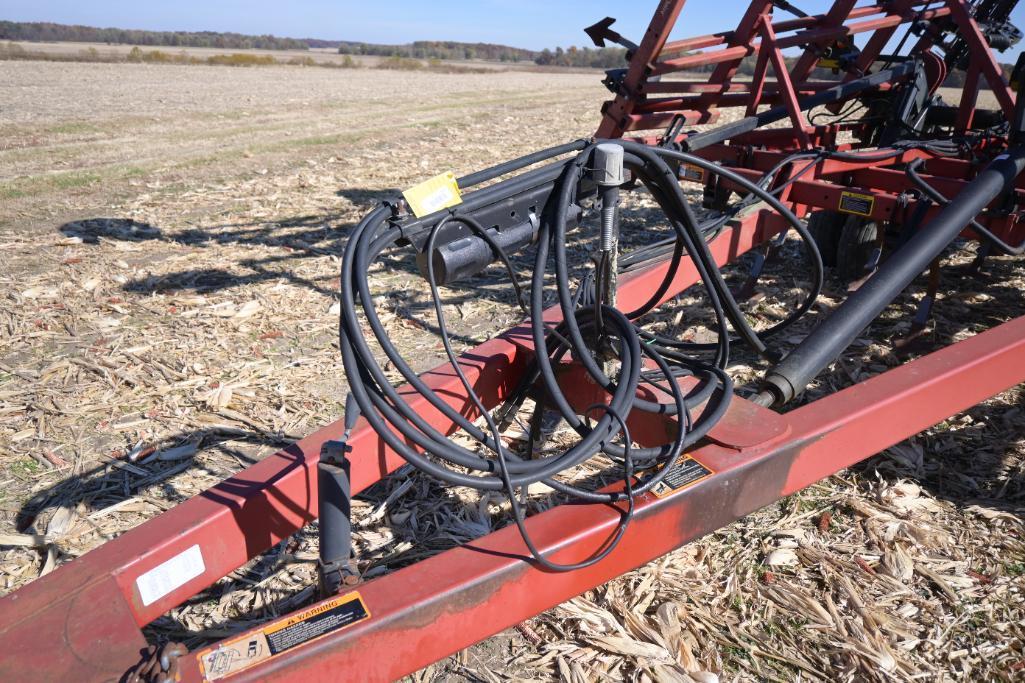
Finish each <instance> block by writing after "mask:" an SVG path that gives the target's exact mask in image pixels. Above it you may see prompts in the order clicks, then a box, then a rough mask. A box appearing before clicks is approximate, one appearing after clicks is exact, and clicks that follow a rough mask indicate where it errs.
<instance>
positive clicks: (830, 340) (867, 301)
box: [755, 146, 1025, 405]
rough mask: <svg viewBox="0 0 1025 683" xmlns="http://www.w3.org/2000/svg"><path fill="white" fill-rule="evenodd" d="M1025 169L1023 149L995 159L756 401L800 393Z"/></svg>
mask: <svg viewBox="0 0 1025 683" xmlns="http://www.w3.org/2000/svg"><path fill="white" fill-rule="evenodd" d="M1023 168H1025V146H1018V147H1014V148H1012V149H1009V150H1008V151H1007V152H1005V153H1003V154H1001V155H999V156H998V157H996V158H995V159H994V160H993V161H992V162H990V164H989V165H988V166H987V167H986V168H984V169H983V170H982V171H980V172H979V174H978V175H977V176H976V177H975V178H974V179H973V180H972V181H971V182H970V183H968V184H967V185H966V186H965V187H964V188H963V189H962V190H961V192H959V193H958V195H957V197H955V198H954V199H953V200H951V202H950V203H949V204H947V206H946V207H944V208H943V210H942V211H940V213H939V214H938V215H937V216H936V217H935V218H934V219H933V220H932V221H931V222H930V223H929V224H928V225H927V226H925V227H924V228H923V229H921V230H919V231H918V232H916V233H915V234H914V235H913V236H912V237H911V239H909V240H908V241H907V243H905V245H904V246H903V247H901V248H900V249H899V250H898V251H896V252H895V253H894V254H892V255H891V256H890V258H888V259H887V260H886V261H885V262H884V263H883V264H882V265H881V266H880V267H879V270H877V271H876V273H875V274H874V275H873V276H872V277H871V278H869V279H868V280H867V281H866V282H865V283H864V284H863V285H862V286H861V287H860V288H859V289H858V290H857V291H855V292H854V293H853V294H851V296H850V297H849V298H848V299H847V300H846V301H845V302H844V303H843V304H841V306H840V307H839V308H837V309H836V310H835V311H834V312H833V313H832V314H831V315H830V316H829V317H828V318H826V319H825V320H824V321H823V322H822V324H821V325H819V326H818V327H816V328H815V329H814V330H813V331H812V333H811V334H809V335H808V336H807V337H806V338H805V339H804V341H802V342H801V344H799V345H798V346H797V347H796V348H795V349H794V350H793V351H791V352H790V354H789V355H787V357H786V358H784V359H783V361H782V362H780V363H779V364H778V365H777V366H776V367H775V368H773V369H772V371H770V372H769V374H768V376H767V377H766V379H765V383H766V385H765V389H764V390H763V391H762V392H761V393H760V394H758V396H757V397H756V399H755V400H756V401H757V402H758V403H761V404H762V405H773V404H774V405H781V404H783V403H786V402H787V401H789V400H790V399H792V398H793V397H794V396H796V395H797V394H799V393H800V392H801V391H803V390H804V387H805V386H807V384H808V382H810V381H811V380H812V378H814V377H815V375H817V374H818V373H819V372H820V371H821V370H822V369H823V368H825V367H826V366H827V365H828V364H829V363H831V362H832V361H833V360H834V359H835V358H836V357H837V356H839V355H840V354H841V353H842V352H843V350H844V349H846V348H847V347H848V346H849V345H850V343H851V342H852V341H854V339H855V338H856V337H857V336H858V335H859V334H861V332H862V330H864V329H865V328H866V327H867V326H868V325H869V324H870V323H871V322H872V320H874V319H875V318H876V317H877V316H878V315H879V314H880V313H881V312H882V310H883V309H884V308H886V306H888V305H889V304H890V302H891V301H893V300H894V299H895V298H896V297H897V295H898V294H900V292H901V291H902V290H904V288H906V287H907V286H908V285H909V284H911V282H912V281H914V279H915V278H916V277H918V276H919V275H920V274H921V273H922V272H923V271H924V270H925V269H926V268H927V267H928V265H929V264H930V263H931V262H932V261H933V259H935V258H936V257H937V256H939V255H940V254H941V253H942V252H943V250H944V249H945V248H946V247H947V246H948V245H949V244H950V243H951V242H952V241H953V240H954V239H955V238H956V237H957V236H958V235H959V234H960V233H961V231H962V230H964V229H965V227H967V226H968V225H969V224H970V223H971V221H972V219H973V218H975V217H976V216H977V215H979V213H980V212H981V211H982V210H983V209H985V208H986V206H987V205H989V203H990V202H991V201H993V200H994V199H995V198H996V197H998V196H1000V195H1001V194H1002V193H1004V192H1006V191H1007V190H1008V189H1010V188H1013V187H1014V183H1015V179H1016V178H1017V177H1018V175H1019V174H1020V173H1021V172H1022V169H1023Z"/></svg>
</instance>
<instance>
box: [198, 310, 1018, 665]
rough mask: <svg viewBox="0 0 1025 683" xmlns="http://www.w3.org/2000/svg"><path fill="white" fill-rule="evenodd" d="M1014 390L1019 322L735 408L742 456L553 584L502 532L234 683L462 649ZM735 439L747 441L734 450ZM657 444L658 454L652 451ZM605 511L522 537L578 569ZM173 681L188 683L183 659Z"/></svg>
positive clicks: (399, 578) (637, 521) (640, 510)
mask: <svg viewBox="0 0 1025 683" xmlns="http://www.w3.org/2000/svg"><path fill="white" fill-rule="evenodd" d="M1021 381H1025V318H1018V319H1016V320H1013V321H1011V322H1008V323H1006V324H1004V325H1001V326H1000V327H997V328H994V329H993V330H990V331H988V332H984V333H982V334H979V335H977V336H975V337H972V338H970V339H968V340H965V341H963V342H960V343H957V344H954V345H953V346H950V347H948V348H946V349H943V350H942V351H938V352H936V353H934V354H931V355H929V356H926V357H924V358H921V359H919V360H916V361H913V362H911V363H908V364H906V365H904V366H901V367H898V368H896V369H894V370H891V371H889V372H887V373H885V374H882V375H879V376H877V377H874V378H872V379H870V380H868V381H866V382H863V383H861V384H858V385H856V386H853V387H851V388H849V389H846V390H843V391H841V392H839V393H837V394H833V395H832V396H829V397H827V398H824V399H821V400H819V401H816V402H814V403H810V404H808V405H806V406H804V407H801V408H798V409H797V410H794V411H792V412H790V413H787V414H786V415H782V416H781V415H777V414H776V413H773V412H770V411H768V410H766V409H764V408H760V407H758V406H756V405H754V404H751V403H748V402H747V401H744V400H742V399H735V400H734V403H733V404H732V405H731V408H730V411H729V413H728V415H727V417H726V418H724V421H725V422H726V423H727V424H726V425H724V427H726V428H727V429H732V430H734V431H733V435H732V436H733V438H734V439H735V440H736V441H740V442H744V443H746V445H744V446H732V447H731V446H730V445H720V444H718V443H711V444H707V445H705V446H703V447H701V448H699V449H697V450H696V451H694V453H693V455H694V457H695V458H696V459H698V460H699V461H700V462H701V463H702V464H704V465H706V466H707V467H708V468H710V469H711V470H713V471H714V475H713V476H711V477H709V478H707V479H705V480H703V481H701V482H700V483H698V484H695V485H694V486H691V487H689V488H686V489H684V490H682V491H680V492H677V493H675V494H672V495H670V496H668V497H666V498H663V499H658V498H656V497H655V496H653V495H651V494H647V495H645V496H644V497H643V498H642V499H641V500H639V502H638V507H637V512H636V515H635V518H634V521H633V523H632V528H631V529H630V530H629V531H628V532H627V535H626V536H625V537H624V539H623V542H622V543H621V545H620V546H619V547H618V548H617V549H616V550H615V551H614V552H613V553H612V554H611V555H610V556H609V557H608V558H607V559H606V560H605V561H603V562H600V563H598V564H597V565H594V566H593V567H590V568H588V569H585V570H581V571H578V572H571V573H568V574H552V573H548V572H545V571H542V570H540V569H538V568H536V567H535V566H534V565H532V564H530V563H528V562H526V561H524V560H522V559H520V558H522V557H524V556H525V554H526V548H525V547H524V546H523V542H522V540H521V538H520V537H519V535H518V533H517V531H516V529H515V528H513V527H506V528H504V529H502V530H500V531H497V532H495V533H493V534H491V535H489V536H486V537H484V538H481V539H478V540H476V541H473V542H470V543H467V544H466V545H465V546H463V547H461V548H457V549H454V550H450V551H447V552H445V553H443V554H441V555H437V556H435V557H432V558H430V559H427V560H424V561H422V562H419V563H417V564H416V565H415V566H412V567H407V568H405V569H401V570H399V571H396V572H394V573H392V574H389V575H387V576H384V577H382V578H379V579H375V580H373V581H370V582H368V583H366V584H364V585H363V586H360V588H359V591H360V594H361V595H362V596H363V598H364V600H365V601H366V602H367V604H368V606H369V607H370V610H371V612H372V613H373V614H374V617H373V618H372V619H371V620H369V621H366V622H364V623H362V624H359V625H357V626H355V627H353V628H351V629H348V630H344V631H340V632H338V633H336V634H333V635H329V636H326V637H325V638H323V639H322V640H318V641H314V642H313V643H311V644H310V645H308V646H304V647H303V648H301V649H300V650H299V651H297V652H296V653H294V654H293V655H291V656H289V657H281V658H280V659H277V660H271V661H270V662H268V663H266V664H261V665H258V666H256V667H254V668H252V669H250V670H247V671H245V672H243V673H242V674H240V675H239V676H238V678H237V679H233V680H239V681H243V680H244V681H262V680H296V681H298V680H303V681H307V682H312V681H341V680H354V681H355V680H359V681H387V680H392V679H395V678H398V677H400V676H403V675H405V674H408V673H410V672H412V671H415V670H417V669H418V668H420V667H422V666H426V665H427V664H429V663H431V662H433V661H436V660H437V659H440V658H441V657H444V656H446V655H448V654H451V653H453V652H456V651H458V650H460V649H462V648H464V647H467V646H469V645H472V644H473V643H475V642H477V641H478V640H481V639H483V638H484V637H486V636H487V635H490V634H493V633H497V632H498V631H501V630H502V629H504V628H507V627H509V626H512V625H514V624H516V623H519V622H520V621H522V620H524V619H526V618H529V617H530V616H533V615H534V614H537V613H538V612H541V611H543V610H545V609H548V608H550V607H553V606H555V605H557V604H559V603H560V602H563V601H565V600H567V599H569V598H571V597H573V596H575V595H578V594H579V593H581V592H583V591H585V590H587V589H589V588H592V587H594V586H597V585H599V584H601V583H603V582H605V581H608V580H609V579H612V578H614V577H616V576H618V575H620V574H622V573H624V572H626V571H629V570H630V569H633V568H635V567H638V566H640V565H642V564H644V563H646V562H648V561H650V560H652V559H655V558H657V557H659V556H661V555H663V554H665V553H667V552H669V551H670V550H672V549H674V548H677V547H679V546H680V545H682V544H684V543H687V542H688V541H692V540H694V539H696V538H698V537H700V536H702V535H704V534H706V533H709V532H710V531H714V530H715V529H717V528H719V527H721V526H723V525H724V524H727V523H729V522H730V521H732V520H734V519H737V518H738V517H741V516H743V515H746V514H748V513H750V512H753V511H754V510H757V509H758V508H760V507H763V506H764V505H767V504H769V503H771V502H773V501H775V500H777V499H779V498H780V497H782V496H786V495H790V494H792V493H794V492H796V491H798V490H800V489H802V488H804V487H805V486H808V485H810V484H812V483H814V482H816V481H819V480H820V479H822V478H824V477H826V476H829V475H830V474H833V473H835V472H837V471H839V470H840V469H843V468H844V467H847V466H849V465H851V464H854V463H856V462H858V461H859V460H862V459H864V458H866V457H869V456H871V455H874V454H875V453H877V452H879V451H880V450H882V449H884V448H886V447H888V446H891V445H893V444H894V443H897V442H899V441H901V440H902V439H904V438H907V437H908V436H911V435H913V434H915V433H917V432H919V431H921V430H922V429H925V428H927V427H929V426H931V425H933V424H935V423H937V422H939V421H941V420H943V419H944V418H946V417H947V416H949V415H952V414H955V413H957V412H958V411H960V410H964V409H965V408H968V407H970V406H972V405H974V404H976V403H978V402H979V401H981V400H984V399H985V398H987V397H989V396H992V395H993V394H996V393H999V392H1000V391H1002V390H1004V389H1006V388H1008V387H1010V386H1013V385H1014V384H1016V383H1019V382H1021ZM745 439H746V442H745ZM656 442H664V441H660V440H656ZM618 521H619V514H618V512H617V511H615V510H613V509H611V508H609V507H607V506H581V505H572V506H562V507H558V508H554V509H552V510H550V511H548V512H544V513H542V514H539V515H536V516H535V517H532V518H530V519H529V520H528V521H527V526H528V528H529V530H530V533H531V535H532V537H534V539H535V540H536V542H537V544H538V546H539V547H540V548H542V549H543V550H544V552H546V553H551V556H552V558H553V559H554V560H556V561H560V562H573V561H580V560H583V559H585V558H586V557H588V556H589V555H590V554H592V553H593V552H594V550H595V548H599V547H601V545H602V543H603V542H605V541H606V540H607V539H608V538H609V537H610V535H611V534H613V533H614V532H615V527H616V524H617V523H618ZM184 666H185V667H186V668H185V671H186V674H187V676H186V680H198V677H199V672H198V670H197V668H196V667H197V664H196V660H195V658H192V659H191V660H190V661H187V662H184Z"/></svg>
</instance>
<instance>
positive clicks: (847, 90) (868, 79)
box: [680, 61, 918, 152]
mask: <svg viewBox="0 0 1025 683" xmlns="http://www.w3.org/2000/svg"><path fill="white" fill-rule="evenodd" d="M917 68H918V64H917V62H915V61H909V62H904V63H903V64H899V65H897V66H895V67H893V68H891V69H885V70H883V71H879V72H877V73H874V74H871V75H869V76H862V77H861V78H856V79H854V80H851V81H847V82H846V83H841V84H840V85H836V86H833V87H832V88H828V89H826V90H823V91H822V92H819V93H815V94H814V95H811V96H809V97H806V98H804V99H803V100H800V101H799V102H798V105H799V106H800V108H801V111H807V110H809V109H814V108H815V107H818V106H821V105H824V104H830V103H832V102H840V101H843V100H847V99H849V98H850V97H851V96H852V95H856V94H858V93H860V92H862V91H863V90H868V89H869V88H874V87H876V86H878V85H880V84H882V83H889V82H893V81H897V80H899V79H901V78H904V77H905V76H907V75H909V74H912V73H914V72H915V70H916V69H917ZM789 115H790V111H789V110H788V109H787V108H786V107H785V106H784V105H779V106H778V107H773V108H772V109H768V110H766V111H764V112H762V113H760V114H755V115H753V116H747V117H745V118H742V119H740V120H739V121H734V122H733V123H727V124H726V125H724V126H719V127H718V128H716V129H715V130H710V131H708V132H706V133H698V134H697V135H692V136H690V137H688V138H686V139H685V140H683V141H682V142H681V143H680V146H681V148H682V149H683V150H684V151H687V152H696V151H697V150H699V149H704V148H705V147H708V146H710V145H715V144H718V143H720V142H724V141H726V140H730V139H733V138H735V137H737V136H738V135H742V134H744V133H750V132H751V131H753V130H755V129H757V128H761V127H763V126H766V125H768V124H770V123H775V122H776V121H781V120H783V119H785V118H786V117H787V116H789Z"/></svg>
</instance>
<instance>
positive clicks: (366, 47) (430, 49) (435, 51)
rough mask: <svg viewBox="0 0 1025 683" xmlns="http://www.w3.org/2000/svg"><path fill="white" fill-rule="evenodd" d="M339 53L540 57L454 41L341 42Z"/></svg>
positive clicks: (499, 59) (505, 59)
mask: <svg viewBox="0 0 1025 683" xmlns="http://www.w3.org/2000/svg"><path fill="white" fill-rule="evenodd" d="M338 52H339V53H340V54H343V55H373V56H377V57H407V58H411V59H486V60H488V61H494V62H521V61H530V60H532V59H534V57H535V56H536V55H537V53H536V52H534V51H532V50H523V49H521V48H518V47H509V46H508V45H495V44H493V43H460V42H457V41H452V40H418V41H416V42H413V43H407V44H405V45H378V44H375V43H356V42H350V41H342V42H341V44H340V45H339V46H338Z"/></svg>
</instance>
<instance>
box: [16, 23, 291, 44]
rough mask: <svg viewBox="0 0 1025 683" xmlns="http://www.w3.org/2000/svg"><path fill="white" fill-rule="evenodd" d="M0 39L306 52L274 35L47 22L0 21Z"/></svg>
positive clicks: (285, 39) (289, 41) (287, 40)
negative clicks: (141, 28) (148, 29)
mask: <svg viewBox="0 0 1025 683" xmlns="http://www.w3.org/2000/svg"><path fill="white" fill-rule="evenodd" d="M0 40H21V41H34V42H38V41H44V42H75V43H109V44H116V43H121V44H125V45H154V46H160V47H215V48H221V49H231V50H241V49H251V48H255V49H258V50H306V49H308V48H309V47H310V45H309V41H308V40H300V39H297V38H278V37H277V36H270V35H267V36H247V35H242V34H241V33H218V32H215V31H199V32H189V31H140V30H134V29H123V28H94V27H92V26H69V25H67V24H54V23H50V22H31V23H24V22H16V21H0Z"/></svg>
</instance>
